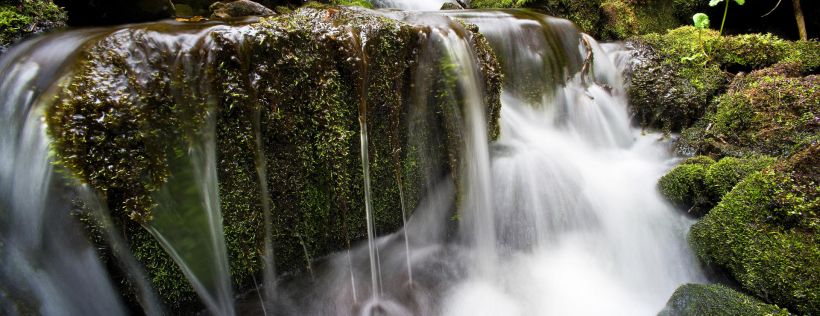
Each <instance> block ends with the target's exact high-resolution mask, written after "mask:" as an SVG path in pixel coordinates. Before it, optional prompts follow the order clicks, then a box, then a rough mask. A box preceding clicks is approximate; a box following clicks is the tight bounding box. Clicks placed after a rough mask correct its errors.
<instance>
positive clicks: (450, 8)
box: [441, 2, 464, 10]
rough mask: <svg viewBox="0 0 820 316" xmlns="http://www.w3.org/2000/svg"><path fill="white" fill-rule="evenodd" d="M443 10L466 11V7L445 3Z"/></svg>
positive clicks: (442, 6)
mask: <svg viewBox="0 0 820 316" xmlns="http://www.w3.org/2000/svg"><path fill="white" fill-rule="evenodd" d="M441 10H464V7H463V6H462V5H461V4H458V3H455V2H445V3H444V4H442V5H441Z"/></svg>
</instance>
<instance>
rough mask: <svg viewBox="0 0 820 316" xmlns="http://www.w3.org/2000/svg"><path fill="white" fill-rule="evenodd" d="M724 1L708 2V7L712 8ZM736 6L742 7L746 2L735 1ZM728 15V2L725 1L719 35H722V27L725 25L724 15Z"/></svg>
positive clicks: (742, 0) (741, 0)
mask: <svg viewBox="0 0 820 316" xmlns="http://www.w3.org/2000/svg"><path fill="white" fill-rule="evenodd" d="M723 1H724V0H709V6H710V7H714V6H716V5H718V3H721V2H723ZM735 2H736V3H737V4H738V5H743V4H744V3H746V0H735ZM727 13H729V0H726V8H725V9H724V10H723V20H722V21H720V34H723V25H724V24H725V23H726V14H727Z"/></svg>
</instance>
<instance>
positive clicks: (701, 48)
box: [627, 26, 820, 132]
mask: <svg viewBox="0 0 820 316" xmlns="http://www.w3.org/2000/svg"><path fill="white" fill-rule="evenodd" d="M627 45H628V47H630V48H632V49H633V51H634V53H633V55H634V56H635V58H634V59H633V62H632V65H631V67H630V68H631V71H630V84H629V87H628V88H629V91H628V93H629V96H630V101H631V104H632V111H633V112H634V113H635V115H636V119H637V120H638V123H639V124H641V125H642V126H645V127H652V128H659V129H663V130H664V131H666V132H676V131H680V130H681V129H682V128H687V127H690V126H693V125H695V123H696V122H698V120H699V119H700V118H701V117H703V116H704V115H706V114H708V113H709V107H710V105H711V104H712V102H713V101H714V99H715V97H716V96H718V95H719V94H720V93H722V92H723V91H725V89H726V88H727V84H728V83H729V80H728V78H729V74H731V73H736V72H738V71H750V70H755V69H762V68H765V67H770V66H776V67H781V68H786V67H789V68H792V69H796V70H797V71H798V72H799V73H802V74H807V73H810V72H812V71H816V69H817V68H818V54H820V53H817V51H818V50H820V45H818V43H817V42H789V41H785V40H782V39H780V38H777V37H775V36H772V35H760V34H746V35H739V36H722V37H721V36H719V35H718V33H717V32H716V31H714V30H699V29H696V28H695V27H691V26H685V27H680V28H677V29H674V30H670V31H668V32H666V33H665V34H648V35H644V36H639V37H633V38H631V39H630V40H629V42H628V43H627ZM707 125H708V124H704V125H703V128H705V127H706V126H707Z"/></svg>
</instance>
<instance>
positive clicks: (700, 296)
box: [658, 284, 791, 316]
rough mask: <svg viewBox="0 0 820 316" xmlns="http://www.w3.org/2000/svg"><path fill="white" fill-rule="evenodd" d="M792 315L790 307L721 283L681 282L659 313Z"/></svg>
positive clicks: (683, 315) (676, 315)
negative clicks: (769, 301)
mask: <svg viewBox="0 0 820 316" xmlns="http://www.w3.org/2000/svg"><path fill="white" fill-rule="evenodd" d="M715 315H726V316H788V315H791V314H790V313H789V312H788V311H787V310H785V309H783V308H779V307H777V305H770V304H766V303H764V302H762V301H760V300H759V299H757V298H755V297H753V296H749V295H746V294H743V293H741V292H738V291H735V290H733V289H730V288H728V287H726V286H723V285H719V284H684V285H681V286H680V287H679V288H678V289H677V290H675V293H674V294H672V297H671V298H669V302H667V304H666V307H665V308H664V309H663V310H662V311H661V312H660V313H658V316H715Z"/></svg>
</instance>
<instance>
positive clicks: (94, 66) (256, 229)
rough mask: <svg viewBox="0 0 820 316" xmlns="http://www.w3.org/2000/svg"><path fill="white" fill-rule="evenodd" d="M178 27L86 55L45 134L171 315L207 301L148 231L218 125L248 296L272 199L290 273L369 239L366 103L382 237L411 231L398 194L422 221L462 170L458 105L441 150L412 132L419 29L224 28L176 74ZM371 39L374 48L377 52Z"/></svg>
mask: <svg viewBox="0 0 820 316" xmlns="http://www.w3.org/2000/svg"><path fill="white" fill-rule="evenodd" d="M186 27H187V26H186ZM169 29H170V30H173V28H172V27H171V26H168V25H165V24H157V25H154V26H149V27H147V28H127V29H123V30H121V31H118V32H115V33H112V34H110V35H108V36H106V37H104V38H103V39H101V40H100V41H98V42H96V43H94V44H93V45H89V47H87V48H85V49H86V51H84V52H83V53H82V54H81V56H82V58H83V59H82V61H81V62H80V64H79V65H78V66H77V67H78V68H77V69H76V70H75V71H74V76H73V78H71V80H70V81H68V82H67V83H66V84H65V85H64V86H63V87H62V88H63V90H62V92H61V95H60V96H59V97H58V98H57V102H56V104H55V105H54V107H53V108H52V109H51V110H50V111H49V112H48V115H47V122H48V127H49V133H50V134H51V136H52V137H53V139H54V147H55V152H56V153H57V154H58V157H59V163H60V164H62V165H63V166H65V167H67V168H68V169H69V170H70V171H71V172H72V173H73V174H74V175H75V176H77V177H78V178H79V179H80V180H81V181H83V182H85V183H87V184H89V185H90V186H91V187H93V188H95V189H97V190H98V191H100V192H103V194H104V195H105V197H106V199H107V201H108V202H109V204H110V205H109V206H110V209H111V210H112V214H113V215H114V217H115V218H116V219H117V220H118V222H119V223H121V225H122V226H124V227H125V228H123V231H125V233H126V235H127V236H128V240H129V242H130V245H131V248H132V250H133V251H134V254H135V256H136V258H137V259H138V260H139V261H140V262H142V263H143V265H145V267H146V269H147V270H148V274H149V277H150V278H151V280H152V281H153V283H154V286H155V288H156V289H157V291H158V293H159V294H160V296H161V297H162V299H163V300H164V301H165V303H166V304H167V305H168V306H169V307H171V309H173V310H189V309H192V308H194V309H195V308H196V307H195V306H196V304H197V303H196V297H195V295H194V294H193V291H192V289H191V287H190V285H189V284H188V282H187V281H186V280H185V279H184V278H183V277H182V275H181V273H180V271H179V269H178V268H177V266H176V265H175V264H173V262H172V261H171V259H170V258H169V257H168V256H167V255H166V254H165V253H164V251H162V250H161V247H160V246H159V244H157V243H156V241H154V239H153V238H151V237H150V236H149V235H148V234H147V232H146V231H145V230H144V229H142V228H141V226H140V224H144V223H150V222H151V220H152V219H153V217H154V215H156V214H155V212H157V211H158V210H159V209H158V208H156V201H155V200H154V196H155V195H156V194H155V193H156V192H158V190H159V189H160V188H162V187H163V186H164V185H165V184H166V183H168V181H169V177H171V175H172V173H174V170H175V169H174V168H173V166H172V163H171V162H172V161H174V160H177V159H184V157H185V155H186V152H187V148H188V143H189V142H190V141H191V139H192V135H198V133H200V131H199V129H200V128H201V126H202V124H203V122H204V121H205V115H206V113H208V112H211V113H213V115H214V117H215V119H216V130H215V132H216V135H215V139H216V156H217V157H216V158H217V172H218V174H217V177H218V179H219V198H220V202H221V211H222V214H223V220H224V233H225V240H226V244H227V249H228V255H229V262H230V272H231V276H232V277H233V282H234V284H235V286H236V287H237V288H239V289H240V290H242V289H244V288H246V287H247V286H249V285H250V284H252V283H251V281H250V280H251V277H252V276H254V275H258V274H260V272H261V269H262V262H261V255H262V253H263V249H262V248H263V239H264V216H263V207H262V205H263V204H262V198H261V197H262V196H263V195H267V196H269V197H270V199H271V212H272V215H273V223H272V224H273V228H274V232H273V233H274V241H273V244H274V247H275V256H276V265H277V271H278V272H280V273H284V272H296V271H299V270H303V269H306V268H307V267H308V266H309V265H310V264H311V262H310V260H312V259H315V258H318V257H321V256H324V255H327V254H329V253H331V252H333V251H336V250H339V249H342V248H344V247H348V246H349V245H350V244H351V243H353V242H356V241H358V240H362V239H363V238H365V236H366V234H365V232H366V228H365V227H366V225H365V220H364V217H365V214H364V204H363V201H362V196H363V194H362V183H363V179H362V177H363V175H362V169H361V158H360V149H359V148H360V143H359V141H360V138H359V123H358V121H359V115H360V111H359V110H360V106H364V107H363V108H364V109H365V110H366V117H367V125H368V129H369V133H368V135H369V145H370V150H369V152H368V154H369V155H370V157H369V160H370V169H371V180H372V182H373V197H374V201H373V206H374V213H375V218H376V227H377V229H378V230H379V232H380V233H386V232H390V231H393V230H395V229H397V228H398V227H400V226H401V223H402V219H401V214H402V213H401V204H400V195H399V190H400V188H402V190H403V192H402V193H403V194H404V199H405V202H406V207H407V210H408V211H412V210H413V209H414V208H415V206H416V204H417V203H418V201H419V199H420V198H421V192H424V191H425V190H426V187H425V186H426V185H427V181H426V180H427V179H426V178H425V177H426V176H427V175H430V174H432V175H440V174H443V173H449V172H453V173H457V172H455V171H454V170H455V169H454V168H457V167H458V164H456V163H455V162H457V161H458V155H457V152H458V149H459V148H461V147H460V142H461V139H460V137H461V135H460V133H459V132H458V128H459V127H458V126H459V124H458V122H457V121H456V120H458V110H459V109H460V108H461V104H460V103H459V102H460V101H458V102H456V103H455V104H450V103H445V102H443V100H437V99H433V100H431V102H430V103H429V104H428V105H427V106H426V107H425V108H424V111H425V112H424V115H425V116H424V119H425V122H426V123H427V124H429V126H432V128H429V129H425V131H424V132H426V133H430V134H429V135H428V136H429V138H430V139H431V140H430V141H428V142H427V144H431V145H432V146H434V148H426V147H425V148H420V147H418V145H416V142H414V140H413V139H411V137H412V136H411V135H410V134H411V133H410V132H409V131H408V129H409V126H411V122H410V120H411V115H410V113H411V110H413V111H416V110H421V109H415V108H413V106H411V104H410V102H411V100H410V97H411V92H412V87H411V82H410V78H412V71H413V69H414V67H413V65H414V64H415V62H416V60H417V59H418V54H419V52H420V51H421V47H420V44H421V43H423V41H421V38H420V36H421V34H422V32H421V31H420V29H419V28H417V27H414V26H412V25H409V24H406V23H403V22H399V21H395V20H391V19H388V18H385V17H382V16H378V15H370V14H367V13H366V12H361V11H360V10H350V9H345V8H339V7H318V8H316V7H312V8H302V9H299V10H297V11H294V12H293V13H290V14H287V15H281V16H277V17H273V18H263V19H261V20H260V21H259V22H258V23H254V24H250V25H243V26H237V27H232V28H218V29H216V30H214V31H212V32H211V33H209V34H208V35H207V36H208V39H209V41H211V42H212V43H213V45H212V46H207V47H206V46H196V47H193V48H192V52H191V53H190V54H182V55H184V56H186V57H184V58H183V60H184V62H179V63H173V64H169V63H168V62H167V60H168V58H176V56H177V54H178V52H177V51H176V49H178V48H169V47H168V46H166V45H165V44H166V43H167V40H168V38H167V36H168V35H167V34H165V32H167V31H168V30H169ZM461 31H462V33H463V34H464V35H465V36H466V37H467V39H468V40H469V42H470V43H471V44H472V46H473V48H474V49H475V51H476V55H477V57H478V58H479V64H480V70H481V71H482V73H483V74H484V82H483V85H484V87H485V88H486V90H487V93H486V94H485V101H486V102H487V106H488V109H487V113H488V120H490V121H488V131H487V132H488V136H489V137H491V138H495V137H497V136H498V129H499V127H498V121H497V120H498V116H499V112H500V100H499V95H500V85H501V82H500V80H501V75H500V74H499V72H498V69H499V66H498V63H497V61H496V60H495V56H494V55H493V53H492V52H491V51H490V49H489V46H488V44H487V42H486V40H485V39H484V38H483V37H482V36H480V35H478V34H473V33H471V32H469V31H468V30H467V29H465V30H461ZM360 37H362V38H367V39H368V41H367V42H366V45H365V46H364V51H361V50H362V48H361V46H360V44H359V41H358V38H360ZM134 42H136V43H141V45H131V44H130V43H134ZM203 42H205V41H203ZM202 52H207V54H208V55H207V56H202V55H198V54H200V53H202ZM360 61H362V62H360ZM186 65H187V66H192V67H186V68H183V67H184V66H186ZM436 89H439V87H436ZM306 91H310V93H305V92H306ZM360 96H361V97H362V98H360ZM439 101H441V102H439ZM414 105H415V104H414ZM445 135H446V137H445ZM260 146H261V147H260ZM260 149H261V155H257V154H255V153H257V152H259V150H260ZM422 151H423V152H425V158H426V159H430V160H431V161H433V163H437V164H440V165H441V168H443V169H439V170H435V171H434V172H431V170H429V169H428V165H429V164H431V162H427V161H419V152H422ZM428 151H430V152H434V153H435V154H431V155H428V154H427V152H428ZM257 167H259V169H261V170H263V171H264V181H265V182H266V183H265V184H266V186H267V189H268V191H267V192H263V186H262V185H261V184H262V183H261V182H260V174H259V173H258V169H257Z"/></svg>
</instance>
